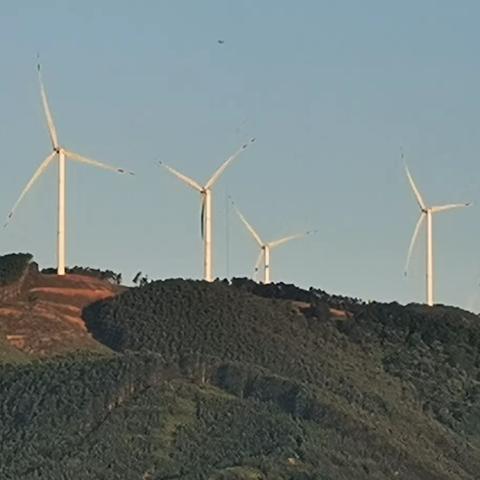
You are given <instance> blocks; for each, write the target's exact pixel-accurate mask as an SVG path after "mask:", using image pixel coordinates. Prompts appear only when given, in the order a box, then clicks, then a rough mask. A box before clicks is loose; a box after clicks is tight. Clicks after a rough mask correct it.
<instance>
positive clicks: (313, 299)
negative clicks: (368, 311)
mask: <svg viewBox="0 0 480 480" xmlns="http://www.w3.org/2000/svg"><path fill="white" fill-rule="evenodd" d="M232 287H234V288H238V289H240V290H243V291H245V292H249V293H253V294H254V295H258V296H259V297H264V298H274V299H278V300H292V301H296V302H306V303H311V304H313V305H317V304H319V303H325V304H327V305H328V306H330V307H334V308H341V309H349V310H352V309H354V310H355V309H356V307H358V306H360V305H364V304H365V303H364V302H362V301H361V300H360V299H358V298H351V297H344V296H341V295H331V294H329V293H327V292H325V291H324V290H320V289H318V288H313V287H311V288H310V289H309V290H304V289H303V288H300V287H297V286H296V285H293V284H290V283H283V282H280V283H268V284H263V283H257V282H254V281H253V280H251V279H249V278H233V279H232Z"/></svg>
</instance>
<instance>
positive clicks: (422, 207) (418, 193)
mask: <svg viewBox="0 0 480 480" xmlns="http://www.w3.org/2000/svg"><path fill="white" fill-rule="evenodd" d="M405 171H406V172H407V177H408V181H409V182H410V186H411V187H412V190H413V193H414V194H415V198H416V199H417V202H418V205H419V207H420V208H421V209H422V210H425V209H426V208H427V206H426V205H425V202H424V201H423V198H422V196H421V195H420V192H419V191H418V188H417V186H416V185H415V182H414V181H413V178H412V175H411V174H410V170H409V169H408V167H407V165H405Z"/></svg>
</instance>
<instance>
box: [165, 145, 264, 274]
mask: <svg viewBox="0 0 480 480" xmlns="http://www.w3.org/2000/svg"><path fill="white" fill-rule="evenodd" d="M254 141H255V138H251V139H250V140H249V141H248V142H247V143H244V144H243V145H242V146H241V147H240V148H239V149H238V150H237V151H236V152H235V153H234V154H233V155H231V156H230V157H228V158H227V160H225V162H224V163H223V164H222V165H221V166H220V167H219V168H218V169H217V170H216V171H215V173H214V174H213V175H212V176H211V177H210V180H208V182H207V183H206V184H205V185H204V186H202V185H200V184H199V183H198V182H196V181H195V180H193V179H191V178H189V177H187V176H186V175H183V174H182V173H180V172H178V171H177V170H175V169H173V168H172V167H169V166H168V165H165V163H163V162H159V163H160V165H161V166H163V167H164V168H166V169H167V170H168V171H169V172H170V173H172V174H173V175H175V176H176V177H177V178H179V179H180V180H181V181H182V182H184V183H186V184H187V185H188V186H190V187H192V188H193V189H194V190H196V191H197V192H199V193H200V195H201V197H202V210H201V217H200V226H201V235H202V238H203V244H204V261H203V262H204V263H203V266H204V276H203V278H204V280H206V281H207V282H211V281H212V280H213V267H212V262H213V256H212V243H213V241H212V188H213V186H214V185H215V183H216V182H217V181H218V179H219V178H220V176H221V175H222V173H223V172H224V170H225V169H226V168H227V167H228V165H229V164H230V163H231V162H232V161H233V160H235V159H236V158H237V157H238V155H240V153H242V152H243V151H244V150H245V149H246V148H247V147H248V145H249V144H250V143H253V142H254Z"/></svg>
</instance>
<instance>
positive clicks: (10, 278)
mask: <svg viewBox="0 0 480 480" xmlns="http://www.w3.org/2000/svg"><path fill="white" fill-rule="evenodd" d="M32 258H33V257H32V255H31V254H30V253H9V254H8V255H2V256H0V286H1V285H8V284H10V283H13V282H16V281H17V280H19V279H20V277H21V276H22V274H23V273H24V272H25V269H26V268H27V267H28V265H29V263H30V262H31V260H32Z"/></svg>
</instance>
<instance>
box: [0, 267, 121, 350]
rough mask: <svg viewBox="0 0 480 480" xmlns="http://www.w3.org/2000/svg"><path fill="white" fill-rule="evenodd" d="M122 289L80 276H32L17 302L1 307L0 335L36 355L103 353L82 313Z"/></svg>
mask: <svg viewBox="0 0 480 480" xmlns="http://www.w3.org/2000/svg"><path fill="white" fill-rule="evenodd" d="M124 288H125V287H119V286H117V285H112V284H110V283H109V282H106V281H102V280H98V279H96V278H91V277H86V276H82V275H66V276H62V277H59V276H57V275H42V274H34V275H32V276H31V278H28V279H27V281H26V282H25V288H24V291H23V292H22V293H21V295H20V297H19V298H18V299H17V300H15V301H11V302H8V303H4V304H0V335H1V336H2V337H3V338H5V339H6V341H7V342H8V343H9V344H10V345H12V346H14V347H15V348H17V349H19V350H21V351H23V352H26V353H29V354H32V355H35V356H50V355H55V354H61V353H66V352H69V351H74V350H94V351H100V350H105V347H104V346H103V345H101V344H100V343H98V342H97V341H96V340H94V339H93V338H92V337H91V335H90V333H89V332H88V331H87V329H86V327H85V323H84V321H83V319H82V310H83V308H84V307H86V306H87V305H89V304H91V303H93V302H96V301H98V300H102V299H105V298H109V297H112V296H115V295H117V294H118V293H119V292H121V291H122V290H124Z"/></svg>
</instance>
